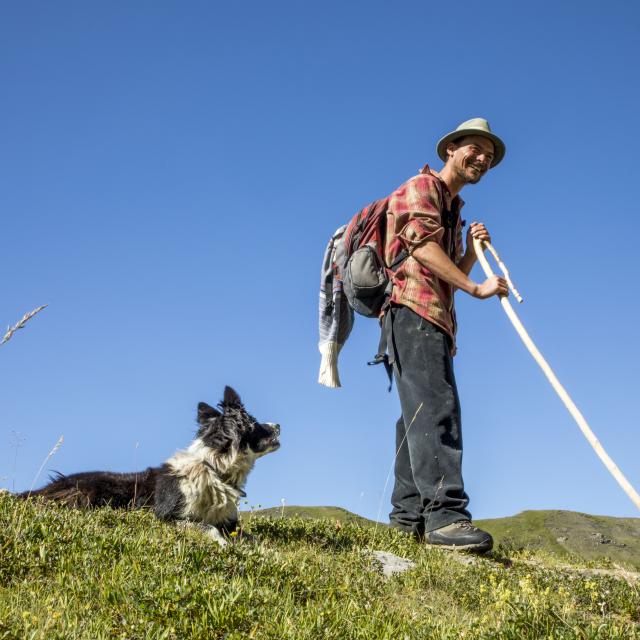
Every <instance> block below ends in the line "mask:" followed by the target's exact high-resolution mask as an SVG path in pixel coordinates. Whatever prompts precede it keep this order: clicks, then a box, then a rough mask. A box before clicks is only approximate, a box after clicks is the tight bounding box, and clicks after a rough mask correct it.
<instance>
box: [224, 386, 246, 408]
mask: <svg viewBox="0 0 640 640" xmlns="http://www.w3.org/2000/svg"><path fill="white" fill-rule="evenodd" d="M222 404H225V405H236V406H238V407H241V406H242V400H240V396H239V395H238V394H237V393H236V392H235V391H234V390H233V389H232V388H231V387H225V388H224V398H223V400H222Z"/></svg>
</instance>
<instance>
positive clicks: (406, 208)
mask: <svg viewBox="0 0 640 640" xmlns="http://www.w3.org/2000/svg"><path fill="white" fill-rule="evenodd" d="M436 180H437V178H436V177H435V176H433V175H430V174H421V175H417V176H415V177H413V178H412V179H411V180H408V181H407V182H405V183H404V184H403V185H402V186H401V187H400V188H399V189H397V190H396V191H395V192H394V193H393V194H392V196H391V199H390V201H389V210H390V211H392V212H393V221H394V224H393V226H394V228H393V230H392V237H393V238H395V239H397V240H398V241H400V242H401V243H402V245H403V246H404V248H405V249H406V250H407V251H408V252H409V253H412V252H413V251H414V250H415V249H416V248H417V247H419V246H420V245H422V244H424V243H425V242H428V241H435V242H437V243H439V244H441V243H442V238H443V235H444V228H443V226H442V220H441V216H440V210H441V203H440V192H439V190H438V187H437V185H436Z"/></svg>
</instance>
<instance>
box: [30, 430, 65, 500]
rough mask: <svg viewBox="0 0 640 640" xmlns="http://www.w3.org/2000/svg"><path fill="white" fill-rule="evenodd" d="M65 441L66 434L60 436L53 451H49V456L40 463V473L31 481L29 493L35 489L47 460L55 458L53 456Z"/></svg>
mask: <svg viewBox="0 0 640 640" xmlns="http://www.w3.org/2000/svg"><path fill="white" fill-rule="evenodd" d="M63 442H64V436H60V437H59V438H58V441H57V442H56V443H55V444H54V445H53V449H51V451H49V453H48V454H47V457H46V458H45V459H44V460H43V461H42V464H41V465H40V468H39V469H38V473H36V475H35V477H34V478H33V482H32V483H31V486H30V487H29V493H31V492H32V491H33V487H34V486H35V484H36V482H37V481H38V478H39V477H40V474H41V473H42V470H43V469H44V467H45V465H46V464H47V462H49V460H51V458H53V456H55V455H56V453H57V452H58V449H59V448H60V447H61V446H62V443H63Z"/></svg>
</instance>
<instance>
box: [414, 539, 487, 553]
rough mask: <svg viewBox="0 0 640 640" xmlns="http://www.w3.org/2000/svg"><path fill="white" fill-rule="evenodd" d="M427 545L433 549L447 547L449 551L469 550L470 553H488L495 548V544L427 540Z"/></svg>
mask: <svg viewBox="0 0 640 640" xmlns="http://www.w3.org/2000/svg"><path fill="white" fill-rule="evenodd" d="M425 547H432V548H433V549H446V550H447V551H468V552H469V553H487V552H488V551H491V549H493V544H491V543H486V542H485V543H484V544H438V543H433V542H425Z"/></svg>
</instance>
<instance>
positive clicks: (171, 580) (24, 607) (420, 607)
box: [0, 494, 640, 640]
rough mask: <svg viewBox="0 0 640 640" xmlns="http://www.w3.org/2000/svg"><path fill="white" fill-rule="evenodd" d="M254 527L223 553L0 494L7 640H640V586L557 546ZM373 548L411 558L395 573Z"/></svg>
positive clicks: (306, 523)
mask: <svg viewBox="0 0 640 640" xmlns="http://www.w3.org/2000/svg"><path fill="white" fill-rule="evenodd" d="M343 515H344V514H343ZM245 526H246V528H247V529H249V530H250V531H251V532H252V533H253V534H255V535H257V536H259V538H260V540H261V543H260V544H259V545H255V546H252V545H244V544H237V545H229V546H228V547H226V548H225V549H221V548H219V547H218V546H216V545H215V544H212V543H211V542H210V541H209V540H208V539H207V538H206V537H204V536H203V535H202V534H200V533H199V532H198V531H183V530H180V529H177V528H175V527H172V526H170V525H167V524H164V523H161V522H158V521H156V520H155V518H154V517H153V515H152V514H151V513H149V512H144V511H138V512H136V511H133V512H124V511H114V510H111V509H106V508H105V509H99V510H96V511H92V512H82V511H73V510H68V509H65V508H63V507H58V506H52V505H43V504H39V503H36V502H34V501H30V502H28V503H24V502H19V501H17V500H15V499H14V498H12V497H11V496H9V495H7V494H5V495H0V585H1V586H0V638H3V639H4V638H6V639H11V640H13V639H15V640H26V639H29V640H31V639H36V638H42V639H47V640H56V639H61V640H62V639H64V640H71V639H76V638H77V639H83V640H84V639H86V640H101V639H102V638H122V639H125V638H127V639H138V638H139V639H141V640H142V639H144V640H147V639H149V640H154V639H161V638H163V639H181V640H182V639H200V638H202V639H205V638H206V639H207V640H210V639H218V638H219V639H222V638H225V639H228V640H240V639H245V638H272V639H278V640H281V639H291V640H294V639H295V640H307V639H308V640H320V639H324V638H326V639H331V640H334V639H339V638H354V639H357V638H367V639H369V638H370V639H375V640H379V639H394V640H396V639H399V640H404V639H405V638H409V639H413V638H421V639H425V638H426V639H432V638H433V639H440V638H442V639H444V638H446V639H451V640H457V639H458V638H472V639H474V638H492V639H502V638H514V639H518V640H520V639H528V638H530V639H534V638H535V639H536V640H537V639H539V638H581V639H587V638H611V639H613V638H615V639H619V638H625V639H627V638H640V591H639V587H638V585H637V584H636V585H633V586H630V585H628V584H627V583H626V582H624V581H621V580H616V579H614V578H612V577H608V576H597V577H585V576H583V575H581V574H579V573H576V572H574V571H571V570H568V569H566V568H560V567H559V566H557V565H556V564H555V561H554V560H553V559H552V558H550V557H549V555H548V554H546V553H543V554H540V555H538V554H537V552H523V551H517V552H516V551H510V552H509V556H510V558H509V561H507V559H506V557H505V553H504V551H503V550H501V549H498V550H497V552H496V553H495V554H494V555H493V556H491V557H489V558H488V559H483V560H479V561H478V562H477V563H474V564H470V565H467V564H463V563H461V562H460V561H459V559H458V557H457V556H455V555H454V554H451V553H448V552H445V551H441V550H434V549H427V548H425V547H423V546H421V545H419V544H418V543H416V542H414V541H412V540H411V539H409V538H407V537H405V536H403V535H402V534H399V533H397V532H396V531H393V530H391V529H389V528H388V527H385V526H371V524H367V523H364V524H363V523H361V522H359V521H353V520H349V518H346V517H345V518H344V519H342V520H341V519H339V518H334V517H333V516H330V517H325V518H323V519H311V518H303V517H300V516H294V517H291V518H279V517H274V515H273V514H272V516H271V517H264V516H259V515H256V514H248V515H245ZM371 549H383V550H387V551H391V552H393V553H396V554H398V555H402V556H404V557H408V558H411V559H412V560H414V561H415V562H416V567H415V568H414V569H413V570H411V571H408V572H406V573H404V574H401V575H399V576H396V577H394V578H391V579H384V578H383V577H382V576H381V575H380V573H379V572H378V571H376V570H375V569H374V568H373V565H372V563H371V560H370V558H369V557H368V555H367V553H368V551H369V550H371ZM532 559H533V560H535V561H536V562H537V564H536V565H535V566H532V565H531V564H530V563H529V561H531V560H532Z"/></svg>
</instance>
